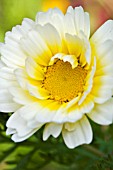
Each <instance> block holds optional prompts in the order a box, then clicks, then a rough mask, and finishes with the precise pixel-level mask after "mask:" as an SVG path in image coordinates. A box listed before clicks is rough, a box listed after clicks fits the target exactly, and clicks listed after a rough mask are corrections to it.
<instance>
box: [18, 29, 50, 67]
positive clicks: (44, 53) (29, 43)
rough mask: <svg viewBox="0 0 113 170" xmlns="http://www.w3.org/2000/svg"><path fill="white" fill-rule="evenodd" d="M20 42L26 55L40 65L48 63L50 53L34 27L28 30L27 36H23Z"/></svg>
mask: <svg viewBox="0 0 113 170" xmlns="http://www.w3.org/2000/svg"><path fill="white" fill-rule="evenodd" d="M20 43H21V47H22V48H23V50H24V51H25V53H27V55H28V56H30V57H31V58H34V59H35V60H36V61H37V62H38V63H39V64H40V65H44V66H47V65H48V62H49V60H50V58H51V57H52V53H51V51H50V49H49V48H48V46H47V44H46V42H45V40H44V39H43V38H42V37H41V35H40V33H39V32H38V31H37V30H36V29H32V30H31V31H29V33H28V35H27V37H23V38H22V39H21V42H20Z"/></svg>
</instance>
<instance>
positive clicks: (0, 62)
mask: <svg viewBox="0 0 113 170" xmlns="http://www.w3.org/2000/svg"><path fill="white" fill-rule="evenodd" d="M2 67H5V64H4V63H3V62H2V60H0V69H1V68H2Z"/></svg>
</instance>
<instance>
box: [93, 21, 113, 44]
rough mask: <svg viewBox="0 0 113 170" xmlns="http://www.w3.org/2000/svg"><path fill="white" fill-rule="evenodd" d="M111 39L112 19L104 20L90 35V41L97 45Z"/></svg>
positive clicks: (112, 33)
mask: <svg viewBox="0 0 113 170" xmlns="http://www.w3.org/2000/svg"><path fill="white" fill-rule="evenodd" d="M109 39H111V40H113V21H112V20H108V21H106V22H105V23H104V24H103V25H102V26H101V27H100V28H99V29H98V30H97V31H96V32H95V33H94V35H93V36H92V38H91V41H92V42H93V43H94V44H95V45H96V46H98V44H101V43H103V42H104V41H106V40H109Z"/></svg>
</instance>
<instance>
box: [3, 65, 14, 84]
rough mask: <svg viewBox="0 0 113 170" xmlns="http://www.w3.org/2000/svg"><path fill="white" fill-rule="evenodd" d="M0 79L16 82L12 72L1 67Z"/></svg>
mask: <svg viewBox="0 0 113 170" xmlns="http://www.w3.org/2000/svg"><path fill="white" fill-rule="evenodd" d="M0 77H1V78H4V79H6V80H13V81H14V80H16V77H15V75H14V72H13V70H12V69H10V68H8V67H2V68H1V69H0Z"/></svg>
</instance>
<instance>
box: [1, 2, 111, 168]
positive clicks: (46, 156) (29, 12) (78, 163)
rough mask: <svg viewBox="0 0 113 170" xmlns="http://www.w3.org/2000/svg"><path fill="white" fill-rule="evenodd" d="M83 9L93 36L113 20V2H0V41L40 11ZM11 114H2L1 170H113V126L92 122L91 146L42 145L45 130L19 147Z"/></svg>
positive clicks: (58, 142)
mask: <svg viewBox="0 0 113 170" xmlns="http://www.w3.org/2000/svg"><path fill="white" fill-rule="evenodd" d="M69 5H72V6H73V7H75V6H78V5H82V6H83V7H84V8H85V11H88V12H89V13H90V17H91V34H92V33H93V32H94V31H95V30H96V29H97V28H98V27H99V26H100V25H101V24H103V23H104V22H105V21H106V20H107V19H113V0H103V1H102V0H94V1H93V0H0V41H1V42H4V36H5V32H6V31H10V30H11V29H12V27H13V26H15V25H17V24H21V22H22V20H23V18H26V17H27V18H31V19H33V20H34V19H35V15H36V13H37V12H38V11H46V10H48V8H53V7H58V8H60V9H61V10H62V11H63V12H64V13H65V11H66V9H67V7H68V6H69ZM9 116H10V114H3V113H0V170H8V169H10V170H81V169H83V170H90V169H92V168H94V170H113V125H111V126H109V127H108V126H98V125H95V124H94V123H93V122H92V121H91V125H92V128H93V131H94V139H93V142H92V143H91V144H90V145H83V146H80V147H77V148H75V149H73V150H70V149H68V148H67V147H66V146H65V145H64V143H63V141H62V138H61V136H60V137H59V138H58V139H54V138H52V137H51V138H50V139H49V140H47V141H46V142H43V141H42V130H40V131H39V132H37V133H36V134H35V135H34V136H32V137H31V138H30V139H28V140H26V141H24V142H22V143H17V144H15V143H14V142H12V141H11V139H10V137H7V136H6V135H5V130H6V127H5V123H6V121H7V119H8V117H9Z"/></svg>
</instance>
